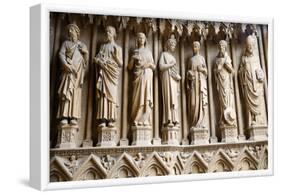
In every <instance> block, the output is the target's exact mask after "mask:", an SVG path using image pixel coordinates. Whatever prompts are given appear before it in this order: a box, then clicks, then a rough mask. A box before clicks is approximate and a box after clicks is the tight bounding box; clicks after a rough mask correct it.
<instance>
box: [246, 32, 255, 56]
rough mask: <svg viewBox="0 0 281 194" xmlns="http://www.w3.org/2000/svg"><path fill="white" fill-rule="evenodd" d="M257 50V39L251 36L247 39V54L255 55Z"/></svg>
mask: <svg viewBox="0 0 281 194" xmlns="http://www.w3.org/2000/svg"><path fill="white" fill-rule="evenodd" d="M254 48H255V38H254V37H253V36H252V35H250V36H248V37H247V39H246V52H248V53H250V54H253V53H254Z"/></svg>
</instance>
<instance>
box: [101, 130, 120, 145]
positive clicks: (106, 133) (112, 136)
mask: <svg viewBox="0 0 281 194" xmlns="http://www.w3.org/2000/svg"><path fill="white" fill-rule="evenodd" d="M98 133H99V136H98V143H97V146H100V147H114V146H116V145H117V143H116V137H117V129H116V128H115V127H106V126H105V127H103V126H102V127H98Z"/></svg>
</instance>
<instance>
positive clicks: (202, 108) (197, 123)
mask: <svg viewBox="0 0 281 194" xmlns="http://www.w3.org/2000/svg"><path fill="white" fill-rule="evenodd" d="M199 68H201V69H203V70H205V73H202V72H199V71H198V69H199ZM206 78H207V67H206V63H205V59H204V57H203V56H201V55H195V56H193V57H191V58H190V60H189V65H188V69H187V79H188V81H187V89H188V96H189V100H188V105H189V110H188V111H189V113H190V118H191V124H192V125H191V126H192V127H196V128H205V127H206V111H207V106H208V94H207V80H206Z"/></svg>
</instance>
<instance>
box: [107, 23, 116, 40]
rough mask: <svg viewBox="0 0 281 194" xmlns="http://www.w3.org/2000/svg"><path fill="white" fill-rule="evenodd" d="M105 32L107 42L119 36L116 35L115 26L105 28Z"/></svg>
mask: <svg viewBox="0 0 281 194" xmlns="http://www.w3.org/2000/svg"><path fill="white" fill-rule="evenodd" d="M105 32H106V40H107V41H113V40H115V38H116V36H117V34H116V30H115V28H114V27H113V26H107V27H106V28H105Z"/></svg>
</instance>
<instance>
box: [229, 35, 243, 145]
mask: <svg viewBox="0 0 281 194" xmlns="http://www.w3.org/2000/svg"><path fill="white" fill-rule="evenodd" d="M230 47H231V56H232V64H233V68H234V75H233V76H234V83H233V85H234V86H233V87H234V94H235V95H234V96H235V105H236V115H237V124H238V126H237V127H238V140H239V141H245V139H246V137H245V135H244V129H243V124H242V122H243V119H242V112H241V111H242V109H241V103H242V102H241V100H240V92H239V82H238V69H239V63H238V62H237V60H236V52H235V39H231V40H230Z"/></svg>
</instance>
